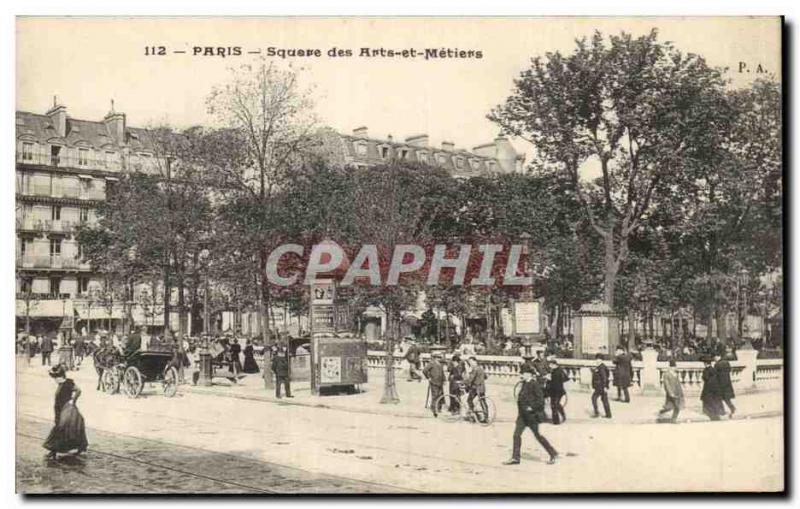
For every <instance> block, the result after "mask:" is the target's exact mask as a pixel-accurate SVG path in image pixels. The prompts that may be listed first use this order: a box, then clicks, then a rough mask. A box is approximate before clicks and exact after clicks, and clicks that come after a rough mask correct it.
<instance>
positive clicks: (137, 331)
mask: <svg viewBox="0 0 800 509" xmlns="http://www.w3.org/2000/svg"><path fill="white" fill-rule="evenodd" d="M141 348H142V333H141V327H139V326H136V327H135V328H134V329H133V334H131V335H130V336H128V341H126V342H125V350H124V351H123V352H122V353H123V355H124V356H125V358H126V359H128V358H130V356H131V355H133V354H135V353H136V352H138V351H139V350H141Z"/></svg>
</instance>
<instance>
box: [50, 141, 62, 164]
mask: <svg viewBox="0 0 800 509" xmlns="http://www.w3.org/2000/svg"><path fill="white" fill-rule="evenodd" d="M59 162H61V147H59V146H58V145H50V164H52V165H53V166H58V163H59Z"/></svg>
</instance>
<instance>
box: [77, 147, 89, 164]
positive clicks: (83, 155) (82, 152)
mask: <svg viewBox="0 0 800 509" xmlns="http://www.w3.org/2000/svg"><path fill="white" fill-rule="evenodd" d="M78 166H89V149H88V148H79V149H78Z"/></svg>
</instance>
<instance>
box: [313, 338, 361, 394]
mask: <svg viewBox="0 0 800 509" xmlns="http://www.w3.org/2000/svg"><path fill="white" fill-rule="evenodd" d="M312 342H313V343H312V352H313V356H314V364H313V366H314V369H313V371H314V373H313V377H314V380H315V382H316V386H317V387H325V386H332V385H355V384H363V383H366V382H367V344H366V343H365V342H364V340H363V339H361V338H357V337H344V338H341V337H339V338H337V337H333V336H315V337H314V338H313V340H312Z"/></svg>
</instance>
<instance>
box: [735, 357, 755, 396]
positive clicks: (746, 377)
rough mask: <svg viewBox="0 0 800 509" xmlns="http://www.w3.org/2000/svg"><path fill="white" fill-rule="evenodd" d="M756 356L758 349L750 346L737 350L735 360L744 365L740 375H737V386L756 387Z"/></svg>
mask: <svg viewBox="0 0 800 509" xmlns="http://www.w3.org/2000/svg"><path fill="white" fill-rule="evenodd" d="M757 357H758V350H754V349H752V348H749V349H746V350H744V349H743V350H737V352H736V360H738V361H739V362H741V363H742V364H743V365H744V369H743V370H742V373H741V375H740V376H739V383H738V386H739V388H741V389H754V388H755V387H756V359H757Z"/></svg>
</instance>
